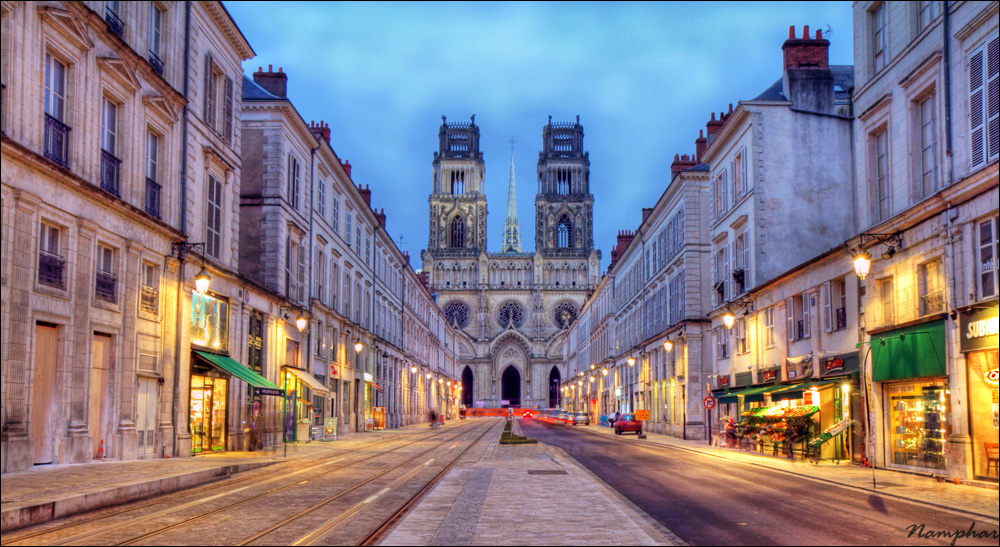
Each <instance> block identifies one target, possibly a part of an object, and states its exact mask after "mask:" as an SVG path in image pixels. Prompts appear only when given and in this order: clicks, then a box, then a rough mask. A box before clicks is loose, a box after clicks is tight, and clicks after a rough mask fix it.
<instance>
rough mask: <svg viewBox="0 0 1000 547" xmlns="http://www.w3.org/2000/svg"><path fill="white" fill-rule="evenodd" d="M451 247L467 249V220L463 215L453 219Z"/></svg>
mask: <svg viewBox="0 0 1000 547" xmlns="http://www.w3.org/2000/svg"><path fill="white" fill-rule="evenodd" d="M451 246H452V248H462V247H465V220H464V219H463V218H462V215H456V216H455V218H453V219H451Z"/></svg>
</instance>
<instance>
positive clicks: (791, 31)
mask: <svg viewBox="0 0 1000 547" xmlns="http://www.w3.org/2000/svg"><path fill="white" fill-rule="evenodd" d="M788 39H789V40H794V39H795V25H792V26H790V27H788Z"/></svg>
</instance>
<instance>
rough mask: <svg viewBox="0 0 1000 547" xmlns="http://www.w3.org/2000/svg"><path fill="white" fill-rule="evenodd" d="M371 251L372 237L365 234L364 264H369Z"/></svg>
mask: <svg viewBox="0 0 1000 547" xmlns="http://www.w3.org/2000/svg"><path fill="white" fill-rule="evenodd" d="M371 252H372V238H370V237H367V235H366V236H365V264H371V262H369V261H368V258H369V257H370V256H371Z"/></svg>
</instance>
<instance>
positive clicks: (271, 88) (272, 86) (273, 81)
mask: <svg viewBox="0 0 1000 547" xmlns="http://www.w3.org/2000/svg"><path fill="white" fill-rule="evenodd" d="M253 83H255V84H257V85H259V86H260V87H263V88H264V91H267V92H268V93H270V94H271V95H274V96H275V97H280V98H282V99H287V98H288V94H287V91H288V74H285V73H284V72H282V71H281V67H280V66H279V67H278V71H277V72H274V71H273V70H271V65H267V72H264V68H263V67H259V68H257V72H254V73H253Z"/></svg>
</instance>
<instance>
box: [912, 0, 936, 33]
mask: <svg viewBox="0 0 1000 547" xmlns="http://www.w3.org/2000/svg"><path fill="white" fill-rule="evenodd" d="M938 9H939V8H938V2H937V1H936V0H934V1H930V2H929V1H927V0H921V1H919V2H917V33H918V34H919V33H920V32H921V31H922V30H924V29H925V28H927V27H929V26H930V24H931V21H933V20H934V18H935V17H937V16H938Z"/></svg>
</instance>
